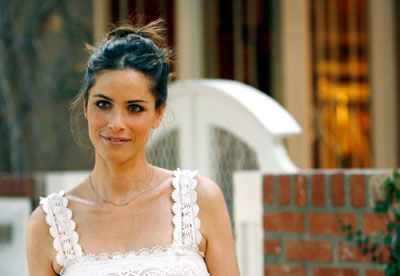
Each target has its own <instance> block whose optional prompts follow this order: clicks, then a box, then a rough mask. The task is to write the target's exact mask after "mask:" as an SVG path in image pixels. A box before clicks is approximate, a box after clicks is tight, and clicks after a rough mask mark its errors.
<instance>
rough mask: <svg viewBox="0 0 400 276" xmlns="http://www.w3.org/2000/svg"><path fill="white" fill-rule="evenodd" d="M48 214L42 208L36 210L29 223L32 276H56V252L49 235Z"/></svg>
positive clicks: (28, 235)
mask: <svg viewBox="0 0 400 276" xmlns="http://www.w3.org/2000/svg"><path fill="white" fill-rule="evenodd" d="M45 217H46V214H45V212H44V211H43V209H42V208H41V207H38V208H36V210H35V211H34V212H33V213H32V215H31V217H30V218H29V222H28V231H27V237H26V251H27V257H28V265H29V274H30V275H31V276H55V275H58V274H57V273H56V272H55V271H54V269H53V259H54V256H55V250H54V249H53V246H52V244H53V237H51V235H50V233H49V226H48V225H47V223H46V219H45Z"/></svg>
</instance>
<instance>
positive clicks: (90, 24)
mask: <svg viewBox="0 0 400 276" xmlns="http://www.w3.org/2000/svg"><path fill="white" fill-rule="evenodd" d="M389 3H390V4H389ZM0 5H1V7H0V13H1V14H0V20H1V24H0V28H1V29H0V38H1V40H0V63H1V64H0V68H1V69H0V85H1V86H0V91H1V94H0V97H1V98H0V99H1V100H0V109H1V111H2V112H1V113H0V114H1V116H0V129H1V133H2V134H3V135H2V136H1V140H0V171H2V172H23V171H36V170H65V169H89V168H91V166H92V158H91V156H92V154H91V153H90V151H88V150H86V149H84V148H82V147H79V146H77V144H76V143H75V141H74V140H73V139H72V136H71V132H70V130H69V111H68V108H69V103H70V101H71V99H72V98H73V97H74V96H75V95H76V94H77V93H78V91H79V87H80V84H81V80H82V78H83V71H84V69H85V62H86V60H87V57H88V55H87V53H86V52H85V48H84V43H89V44H94V45H96V44H97V43H98V42H99V41H100V40H101V39H102V37H103V35H104V33H106V32H107V30H108V29H109V28H110V24H111V23H118V22H121V21H123V20H125V19H126V18H132V17H134V16H136V15H145V16H146V18H147V19H149V20H151V19H156V18H158V17H162V18H164V19H165V20H166V22H167V27H168V40H169V43H170V46H171V48H173V49H174V50H175V68H174V69H175V71H176V73H177V75H176V79H178V80H179V79H187V78H223V79H233V80H238V81H241V82H244V83H247V84H249V85H251V86H253V87H256V88H258V89H260V90H261V91H262V92H264V93H266V94H268V95H270V96H271V97H273V98H274V99H276V100H277V101H278V102H279V103H280V104H282V105H283V106H284V107H285V108H286V109H287V110H288V111H289V113H291V114H292V115H293V117H294V118H295V119H296V120H297V122H299V124H300V125H301V126H302V128H303V133H302V134H301V135H300V136H297V137H293V138H290V139H289V140H288V141H287V146H288V151H289V155H290V157H291V158H292V160H293V161H294V163H295V164H296V165H297V166H298V167H300V168H354V167H357V168H368V167H395V166H396V165H397V164H398V162H399V160H398V159H399V155H400V154H399V153H400V150H399V143H398V140H399V133H400V127H399V120H398V117H399V111H398V105H399V98H400V96H399V91H398V74H399V73H398V70H397V69H398V65H397V64H398V62H399V55H398V52H399V51H398V45H399V43H398V42H399V28H398V27H399V24H400V23H399V9H400V8H399V1H394V0H393V1H389V0H384V1H374V0H372V1H368V0H351V1H346V0H332V1H329V0H316V1H313V0H310V1H305V0H299V1H290V0H281V1H279V0H246V1H245V0H243V1H241V0H236V1H235V0H204V1H184V0H163V1H162V0H146V1H145V0H131V1H128V0H109V1H105V0H97V1H74V0H71V1H62V0H58V1H57V0H47V1H45V0H35V1H24V0H13V1H1V2H0ZM386 6H390V7H389V8H388V7H386Z"/></svg>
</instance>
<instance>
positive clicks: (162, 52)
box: [71, 19, 171, 140]
mask: <svg viewBox="0 0 400 276" xmlns="http://www.w3.org/2000/svg"><path fill="white" fill-rule="evenodd" d="M165 33H166V29H165V23H164V20H163V19H158V20H156V21H152V22H151V23H149V24H146V25H143V24H139V25H136V26H134V25H132V24H124V25H121V26H119V27H116V28H114V29H113V30H111V31H110V32H109V33H108V34H107V39H106V41H105V42H104V43H103V44H102V45H100V46H99V47H97V48H94V47H88V48H90V50H91V51H92V54H91V56H90V58H89V60H88V63H87V68H86V72H85V78H84V80H83V84H82V87H81V91H80V93H79V94H78V95H77V97H76V98H75V100H74V101H73V103H72V105H71V111H72V113H71V128H72V129H73V132H74V128H76V130H78V129H80V126H78V124H79V123H78V121H79V118H80V117H81V115H82V104H87V101H88V96H89V90H90V88H92V86H93V85H94V83H95V82H96V77H97V76H98V74H99V73H101V72H103V71H106V70H107V71H108V70H129V69H133V70H136V71H138V72H141V73H142V74H144V75H145V76H146V77H148V78H149V80H150V83H151V87H150V90H151V92H152V93H153V96H154V97H155V108H156V109H158V108H160V107H162V106H163V105H164V104H165V102H166V100H167V95H168V92H167V85H168V80H169V75H170V67H169V63H170V56H171V51H170V50H169V49H168V45H167V41H166V39H165ZM75 134H76V133H75ZM78 140H79V139H78Z"/></svg>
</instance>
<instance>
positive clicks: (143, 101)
mask: <svg viewBox="0 0 400 276" xmlns="http://www.w3.org/2000/svg"><path fill="white" fill-rule="evenodd" d="M93 97H97V98H103V99H106V100H108V101H110V102H113V99H111V98H109V97H107V96H104V95H103V94H96V95H93ZM126 103H128V104H131V103H148V101H145V100H130V101H126Z"/></svg>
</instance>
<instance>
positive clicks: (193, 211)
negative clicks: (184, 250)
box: [172, 169, 201, 249]
mask: <svg viewBox="0 0 400 276" xmlns="http://www.w3.org/2000/svg"><path fill="white" fill-rule="evenodd" d="M196 175H197V171H187V170H180V169H177V170H176V171H174V176H175V177H174V179H173V181H172V185H173V186H174V188H175V189H174V191H173V192H172V199H173V200H174V204H173V206H172V211H173V213H174V217H173V223H174V225H175V228H174V233H173V238H174V243H175V244H176V245H179V246H185V247H188V248H195V249H198V245H199V244H200V242H201V234H200V219H199V218H198V214H199V206H198V205H197V203H196V202H197V192H196V190H195V188H196V186H197V180H196V179H195V176H196Z"/></svg>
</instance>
